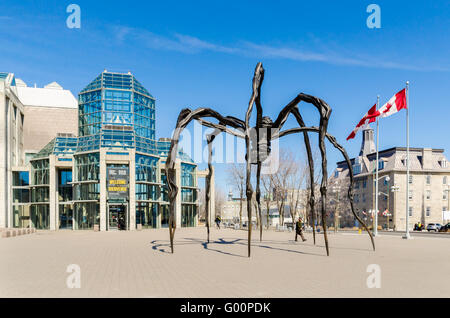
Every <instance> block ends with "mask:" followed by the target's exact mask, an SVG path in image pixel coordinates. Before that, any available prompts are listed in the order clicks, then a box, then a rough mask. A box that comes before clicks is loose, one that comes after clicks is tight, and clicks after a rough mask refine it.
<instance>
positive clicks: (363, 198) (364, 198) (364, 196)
mask: <svg viewBox="0 0 450 318" xmlns="http://www.w3.org/2000/svg"><path fill="white" fill-rule="evenodd" d="M362 201H363V202H366V194H365V193H363V194H362Z"/></svg>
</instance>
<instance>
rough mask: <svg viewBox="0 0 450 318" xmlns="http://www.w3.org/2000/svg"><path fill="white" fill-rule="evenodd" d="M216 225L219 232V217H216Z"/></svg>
mask: <svg viewBox="0 0 450 318" xmlns="http://www.w3.org/2000/svg"><path fill="white" fill-rule="evenodd" d="M215 221H216V225H217V228H218V229H219V230H220V221H221V220H220V216H216V220H215Z"/></svg>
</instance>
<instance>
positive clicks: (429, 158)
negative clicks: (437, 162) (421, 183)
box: [422, 148, 433, 170]
mask: <svg viewBox="0 0 450 318" xmlns="http://www.w3.org/2000/svg"><path fill="white" fill-rule="evenodd" d="M422 168H423V169H424V170H429V169H433V150H432V149H431V148H423V149H422Z"/></svg>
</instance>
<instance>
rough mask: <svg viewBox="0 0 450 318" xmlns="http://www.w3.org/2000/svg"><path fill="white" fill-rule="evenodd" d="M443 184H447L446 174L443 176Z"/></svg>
mask: <svg viewBox="0 0 450 318" xmlns="http://www.w3.org/2000/svg"><path fill="white" fill-rule="evenodd" d="M442 184H447V176H444V177H443V178H442Z"/></svg>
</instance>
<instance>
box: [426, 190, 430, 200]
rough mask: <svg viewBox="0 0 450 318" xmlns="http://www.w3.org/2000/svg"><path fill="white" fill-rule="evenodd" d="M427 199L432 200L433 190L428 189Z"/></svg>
mask: <svg viewBox="0 0 450 318" xmlns="http://www.w3.org/2000/svg"><path fill="white" fill-rule="evenodd" d="M427 200H431V191H430V190H427Z"/></svg>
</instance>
